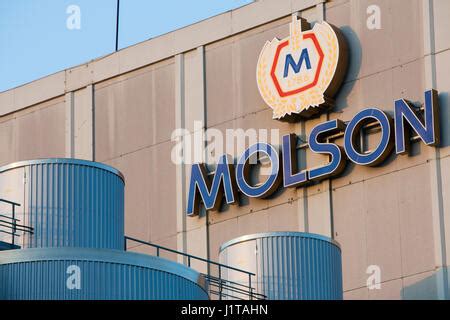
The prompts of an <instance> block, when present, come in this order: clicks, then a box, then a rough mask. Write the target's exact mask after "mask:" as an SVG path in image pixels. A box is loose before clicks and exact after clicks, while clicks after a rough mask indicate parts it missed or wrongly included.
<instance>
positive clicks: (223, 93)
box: [0, 0, 450, 299]
mask: <svg viewBox="0 0 450 320" xmlns="http://www.w3.org/2000/svg"><path fill="white" fill-rule="evenodd" d="M374 6H375V7H376V8H379V9H380V23H381V25H380V28H370V26H368V23H369V22H368V19H371V15H373V14H374V11H371V10H370V7H372V9H373V8H374ZM449 13H450V2H448V1H447V0H396V1H389V0H370V1H366V0H331V1H325V0H260V1H256V2H254V3H251V4H249V5H247V6H244V7H241V8H238V9H236V10H233V11H229V12H226V13H223V14H220V15H218V16H215V17H212V18H210V19H207V20H204V21H201V22H199V23H196V24H193V25H191V26H188V27H185V28H183V29H180V30H176V31H173V32H170V33H168V34H165V35H162V36H159V37H157V38H154V39H150V40H148V41H145V42H142V43H139V44H136V45H134V46H131V47H128V48H125V49H122V50H120V51H118V52H116V53H113V54H111V55H108V56H105V57H102V58H99V59H96V60H93V61H90V62H88V63H86V64H83V65H80V66H76V67H74V68H71V69H67V70H64V71H61V72H58V73H56V74H53V75H50V76H48V77H45V78H43V79H39V80H37V81H34V82H32V83H29V84H26V85H23V86H21V87H18V88H15V89H12V90H8V91H5V92H2V93H0V149H1V152H0V166H1V165H4V164H8V163H11V162H15V161H21V160H27V159H34V158H53V157H55V158H56V157H69V158H79V159H86V160H94V161H97V162H103V163H105V164H108V165H111V166H113V167H115V168H117V169H119V170H120V171H121V172H122V173H123V174H124V176H125V180H126V189H125V234H126V235H128V236H131V237H134V238H138V239H142V240H144V241H149V242H152V243H155V244H159V245H162V246H165V247H169V248H172V249H177V250H179V251H184V252H187V253H189V254H193V255H197V256H200V257H204V258H208V259H212V260H218V259H219V248H220V246H221V245H222V244H223V243H225V242H227V241H229V240H231V239H233V238H236V237H239V236H242V235H248V234H253V233H261V232H272V231H304V232H310V233H317V234H320V235H325V236H328V237H330V238H333V239H334V240H336V241H337V242H338V243H339V244H340V246H341V249H342V260H343V287H344V298H346V299H380V298H382V299H409V298H429V299H449V298H450V293H449V287H450V282H449V279H448V275H447V269H446V268H447V266H448V263H449V261H448V260H449V259H450V196H449V193H450V157H449V156H450V113H449V112H450V110H449V107H450V105H449V103H450V102H449V96H448V94H449V92H450V76H449V75H450V36H449V32H448V30H449V28H450V22H449V20H448V14H449ZM292 15H297V16H299V17H302V18H305V19H307V20H308V21H309V22H311V23H314V22H318V21H323V20H325V21H327V22H329V23H331V24H333V25H335V26H336V27H338V28H339V29H340V30H341V31H342V33H343V34H344V36H345V38H346V40H347V42H348V45H349V49H350V57H349V59H350V60H349V68H348V71H347V75H346V78H345V80H344V84H343V85H342V87H341V89H340V91H339V93H338V95H337V96H336V106H335V107H334V108H333V109H331V110H330V111H329V112H328V113H325V114H322V115H321V116H320V117H316V118H313V119H310V120H306V121H300V122H296V123H287V122H280V121H276V120H273V119H272V110H271V109H270V108H269V106H267V105H266V104H265V102H264V101H263V100H262V98H261V96H260V94H259V92H258V88H257V83H256V77H255V73H256V64H257V61H258V56H259V54H260V51H261V49H262V47H263V46H264V43H265V42H266V41H269V40H272V39H273V38H274V37H277V38H280V39H281V38H284V37H286V36H288V35H289V23H290V22H291V20H292ZM36 63H39V62H38V61H36ZM430 88H435V89H436V90H438V92H439V104H440V127H441V144H440V146H438V147H436V148H435V147H429V146H425V145H424V144H423V143H421V142H420V141H417V142H414V143H413V145H412V150H411V152H410V154H409V155H395V152H394V153H393V154H392V155H391V156H389V158H388V159H387V160H386V161H385V162H383V164H382V165H380V166H377V167H374V168H373V167H364V166H356V165H353V164H351V163H348V164H347V167H346V169H345V172H344V173H343V174H342V175H341V176H340V177H337V178H333V179H327V180H324V181H322V182H320V183H316V184H312V185H308V186H306V187H302V188H297V189H295V188H293V189H292V188H291V189H280V190H278V191H277V192H276V194H275V195H273V196H271V197H270V198H268V199H264V200H261V199H249V198H247V197H245V196H243V195H240V201H239V204H238V205H233V206H227V205H223V206H222V207H221V209H220V210H219V211H209V212H202V213H201V214H200V215H199V216H196V217H187V216H186V201H187V200H186V198H187V192H188V186H189V184H188V183H189V177H190V165H189V164H174V163H173V162H172V160H171V153H172V150H173V147H174V145H175V144H176V142H175V141H173V139H172V133H173V132H174V130H175V129H177V128H185V129H188V130H189V131H190V132H192V133H195V131H196V130H200V131H201V132H205V131H206V130H208V129H211V128H214V129H217V130H219V131H221V132H225V130H226V129H238V128H240V129H243V130H247V129H252V128H254V129H279V132H280V136H281V135H283V134H289V133H296V134H297V135H299V136H301V137H306V136H307V134H308V132H310V131H311V129H312V128H313V127H314V126H315V125H317V124H318V123H320V122H323V121H325V120H327V119H340V120H345V121H348V120H350V119H351V118H352V117H353V116H354V115H355V114H356V113H357V112H358V111H360V110H362V109H364V108H367V107H378V108H380V109H382V110H384V111H387V112H392V111H393V108H394V101H395V100H397V99H399V98H406V99H409V100H411V101H413V102H414V103H415V104H416V105H420V104H421V103H423V102H424V92H425V91H426V90H427V89H430ZM196 121H197V122H200V123H201V126H200V128H198V126H194V123H195V122H196ZM376 139H377V134H376V133H374V134H372V135H369V138H368V144H369V145H371V144H372V143H373V144H374V143H376V141H377V140H376ZM336 143H337V144H342V139H338V140H337V141H336ZM242 151H243V150H238V152H237V153H238V154H240V153H241V152H242ZM305 161H306V163H307V165H308V166H309V167H313V166H317V165H318V164H321V163H323V162H324V161H325V160H324V156H323V155H315V154H313V153H312V152H310V151H308V150H307V151H306V153H305ZM209 165H210V168H211V170H214V165H215V162H214V161H211V163H209ZM129 245H130V248H129V250H133V251H136V252H145V253H150V254H152V253H153V252H152V251H151V250H150V249H148V248H147V247H145V246H142V245H139V244H133V243H132V242H130V243H129ZM166 257H168V258H170V259H175V257H174V256H173V255H170V254H169V255H166ZM193 267H194V268H196V269H198V270H199V271H202V272H205V266H204V265H202V264H199V265H195V264H194V265H193ZM374 270H375V271H374ZM377 270H379V271H380V279H379V281H375V284H380V286H379V288H369V287H368V283H369V284H370V283H371V281H372V280H371V279H372V278H371V276H373V275H374V272H375V273H376V272H377ZM378 282H379V283H378ZM375 287H377V286H375Z"/></svg>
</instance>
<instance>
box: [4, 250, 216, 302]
mask: <svg viewBox="0 0 450 320" xmlns="http://www.w3.org/2000/svg"><path fill="white" fill-rule="evenodd" d="M73 277H75V278H74V279H75V280H74V281H77V280H78V279H77V278H76V277H79V283H78V284H77V283H75V284H74V285H73V286H71V284H70V283H69V284H68V283H67V282H68V281H69V282H71V281H72V278H73ZM0 284H1V286H0V300H6V299H8V300H9V299H13V300H42V299H44V300H53V299H58V300H60V299H63V300H104V299H107V300H160V299H164V300H168V299H169V300H206V299H208V293H207V287H206V283H205V281H204V278H203V277H202V276H200V274H199V273H198V272H196V271H194V270H193V269H190V268H188V267H186V266H184V265H181V264H179V263H175V262H172V261H169V260H166V259H161V258H158V257H153V256H149V255H144V254H139V253H132V252H123V251H119V250H111V249H86V248H50V249H47V248H33V249H25V250H10V251H6V252H2V253H1V254H0Z"/></svg>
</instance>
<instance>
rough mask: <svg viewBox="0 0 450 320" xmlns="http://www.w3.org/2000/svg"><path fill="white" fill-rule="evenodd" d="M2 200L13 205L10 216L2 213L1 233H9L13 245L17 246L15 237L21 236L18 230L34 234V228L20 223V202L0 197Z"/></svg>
mask: <svg viewBox="0 0 450 320" xmlns="http://www.w3.org/2000/svg"><path fill="white" fill-rule="evenodd" d="M0 202H3V203H6V204H9V205H11V215H10V216H7V215H4V214H0V233H5V234H9V235H10V236H11V245H12V246H15V245H16V240H15V239H16V237H19V236H20V234H18V233H17V232H18V231H19V232H24V233H31V234H33V228H31V227H29V226H25V225H22V224H18V222H20V220H19V219H17V218H16V207H20V204H19V203H16V202H12V201H9V200H5V199H0Z"/></svg>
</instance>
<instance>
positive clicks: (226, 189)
mask: <svg viewBox="0 0 450 320" xmlns="http://www.w3.org/2000/svg"><path fill="white" fill-rule="evenodd" d="M290 30H291V34H290V36H289V37H288V38H285V39H282V40H278V39H274V40H272V41H270V42H267V43H266V44H265V46H264V48H263V49H262V51H261V54H260V56H259V61H258V66H257V71H256V73H257V84H258V88H259V90H260V92H261V95H262V97H263V99H264V101H265V102H266V103H267V104H268V105H269V106H270V107H271V108H272V109H273V118H274V119H280V120H288V121H292V120H297V119H305V118H308V117H311V116H313V115H315V114H317V113H318V112H321V111H323V110H325V109H328V108H330V107H331V106H332V105H333V99H332V98H333V96H334V95H335V94H336V93H337V91H338V89H339V86H340V84H341V83H342V81H343V78H344V75H345V71H346V69H347V45H346V42H345V40H344V37H343V36H342V35H341V33H340V31H339V30H338V29H336V28H335V27H333V26H331V25H329V24H327V23H326V22H323V23H316V24H315V25H314V28H312V29H308V23H307V22H306V21H304V20H297V19H294V20H293V22H292V23H291V29H290ZM380 94H383V93H382V92H380ZM373 124H375V125H377V126H378V127H379V128H380V131H381V132H380V134H379V136H378V139H379V142H378V144H377V145H376V146H375V147H374V148H373V149H371V150H365V149H364V147H363V146H362V145H361V144H362V143H361V140H362V139H361V135H362V134H364V132H365V130H364V129H365V128H366V127H367V126H368V125H373ZM413 135H414V140H421V141H422V142H423V143H424V144H426V145H430V146H437V145H438V144H439V137H440V130H439V106H438V93H437V91H435V90H428V91H426V92H425V94H424V103H423V105H422V106H414V105H413V104H412V103H410V102H409V101H408V100H405V99H399V100H397V101H395V102H394V103H393V112H390V113H388V112H385V111H383V110H380V109H378V108H375V107H373V108H367V109H363V110H361V111H359V112H358V113H357V114H356V115H355V116H354V117H353V119H350V120H349V121H345V122H344V121H342V120H337V119H336V120H330V121H326V122H323V123H319V124H318V125H316V126H315V127H314V128H313V129H312V130H311V131H310V132H309V133H308V137H307V146H308V149H309V150H310V151H311V152H313V153H317V154H322V155H324V157H327V158H328V162H326V163H325V164H321V165H319V166H308V167H306V168H299V167H298V163H299V162H298V159H297V141H298V138H297V136H296V135H295V134H294V133H291V134H288V135H285V136H283V137H282V140H281V146H274V145H271V144H269V143H266V142H258V143H256V144H253V145H251V146H250V147H249V148H247V149H246V150H245V151H244V152H243V154H242V155H241V156H239V157H238V159H237V160H234V159H230V157H229V156H228V155H226V154H225V155H222V156H220V157H219V159H218V163H217V165H216V168H215V172H214V174H213V175H209V174H208V170H207V169H206V166H205V164H203V163H195V164H193V165H192V171H191V177H190V183H189V194H188V199H187V214H188V215H189V216H195V215H198V213H199V211H200V208H201V206H204V208H205V209H206V210H210V209H211V210H218V209H219V208H220V206H221V204H222V203H223V202H226V203H227V204H233V203H237V201H238V193H241V194H243V195H246V196H247V197H250V198H266V197H269V196H270V195H272V194H273V193H274V192H275V191H276V190H277V189H278V188H280V187H284V188H298V187H302V186H305V185H308V184H311V183H315V182H317V181H320V180H323V179H328V178H331V177H334V176H337V175H339V174H340V173H342V171H343V170H344V169H345V166H346V164H347V162H349V161H350V162H353V163H355V164H357V165H361V166H377V165H380V164H382V163H383V161H384V160H385V159H386V158H387V157H388V156H389V155H390V154H391V153H392V152H393V150H394V149H395V153H396V154H406V153H408V148H409V145H410V143H411V141H412V140H413V139H412V138H411V137H412V136H413ZM341 137H343V141H344V142H343V145H342V146H340V145H337V144H335V143H334V141H335V140H336V139H337V138H341ZM255 155H258V156H260V155H263V156H265V157H266V158H267V159H269V161H270V172H269V174H268V175H267V178H265V181H262V182H260V183H254V182H253V181H254V177H252V175H251V172H252V165H254V164H255V162H254V158H255ZM256 163H257V162H256ZM307 165H308V164H307Z"/></svg>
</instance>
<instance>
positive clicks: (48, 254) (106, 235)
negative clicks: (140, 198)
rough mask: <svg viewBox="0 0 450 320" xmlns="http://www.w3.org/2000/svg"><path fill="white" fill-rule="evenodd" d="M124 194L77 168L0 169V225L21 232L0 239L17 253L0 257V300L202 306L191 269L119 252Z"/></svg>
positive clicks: (54, 162) (119, 183)
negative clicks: (145, 301) (155, 302)
mask: <svg viewBox="0 0 450 320" xmlns="http://www.w3.org/2000/svg"><path fill="white" fill-rule="evenodd" d="M124 186H125V182H124V177H123V175H122V174H121V173H120V172H119V171H117V170H116V169H114V168H111V167H109V166H107V165H104V164H100V163H95V162H90V161H85V160H76V159H41V160H31V161H23V162H18V163H14V164H11V165H8V166H4V167H1V168H0V199H2V200H4V199H8V201H2V202H0V204H1V205H2V206H3V205H4V206H3V207H1V208H0V209H1V210H2V211H1V212H2V213H4V212H5V211H6V210H7V206H8V205H10V204H11V203H15V204H16V205H15V206H13V207H12V208H14V209H13V216H10V217H8V216H6V215H5V214H4V215H3V219H9V220H8V221H18V220H15V219H19V220H20V223H19V224H21V225H22V226H25V227H22V229H20V228H19V229H15V227H11V230H9V232H10V233H9V234H8V231H6V233H5V232H3V233H2V234H0V241H1V242H2V243H3V244H6V245H7V244H11V248H17V246H19V247H20V249H15V250H4V251H0V299H5V300H7V299H20V300H22V299H34V300H41V299H57V300H60V299H64V300H66V299H69V300H86V299H95V300H97V299H114V300H123V299H126V300H129V299H130V300H142V299H168V300H173V299H176V300H178V299H186V300H204V299H208V298H209V297H208V290H207V284H206V281H205V278H204V277H203V275H200V274H199V273H198V272H196V271H194V270H193V269H191V268H188V267H186V266H184V265H181V264H178V263H175V262H172V261H169V260H166V259H162V258H159V257H153V256H149V255H144V254H138V253H132V252H125V251H123V247H124V240H125V237H124ZM5 221H6V220H5ZM10 226H11V224H10ZM21 230H22V232H21ZM23 230H25V231H23ZM30 230H31V231H30ZM2 231H5V230H2ZM16 236H19V237H18V238H16ZM13 239H14V241H13ZM6 249H8V248H6Z"/></svg>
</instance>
